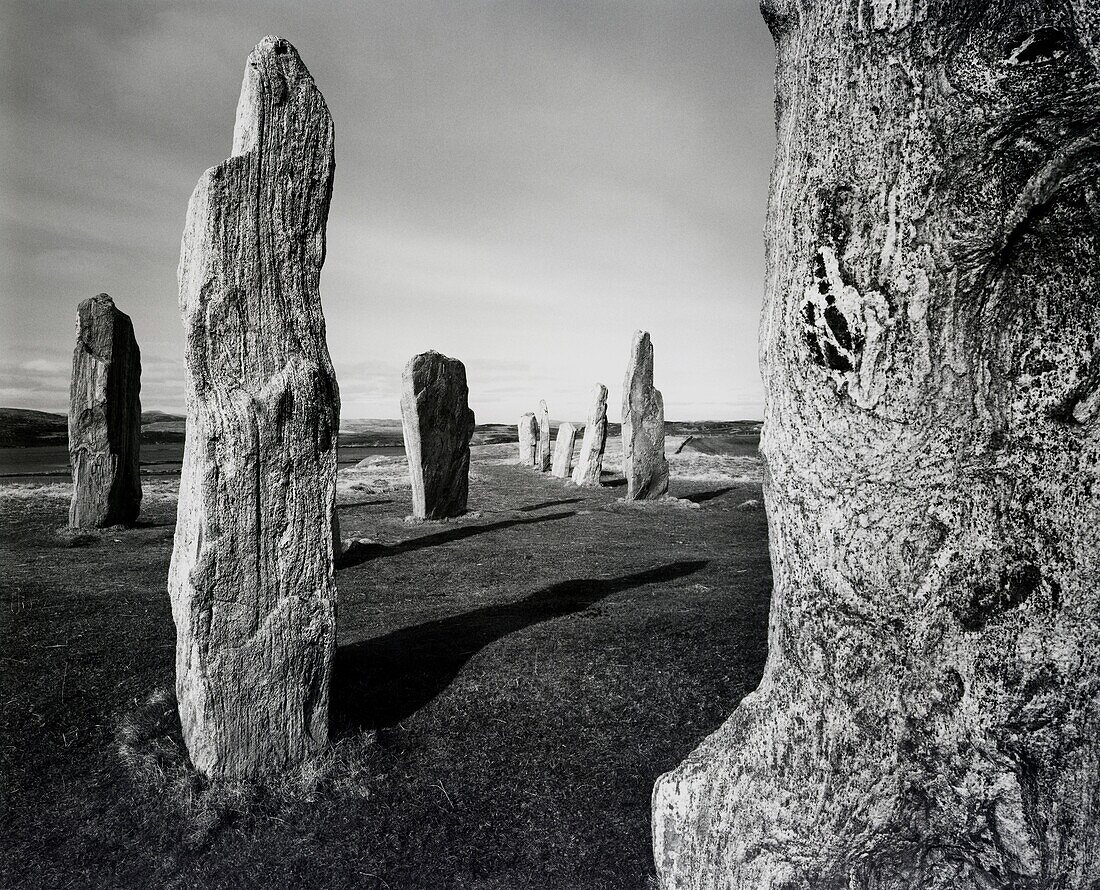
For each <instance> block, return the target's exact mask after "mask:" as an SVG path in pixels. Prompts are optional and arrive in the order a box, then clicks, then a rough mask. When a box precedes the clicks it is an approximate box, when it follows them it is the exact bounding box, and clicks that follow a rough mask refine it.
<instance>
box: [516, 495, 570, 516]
mask: <svg viewBox="0 0 1100 890" xmlns="http://www.w3.org/2000/svg"><path fill="white" fill-rule="evenodd" d="M583 500H584V498H562V499H561V500H560V501H543V502H542V503H541V504H530V505H529V506H527V507H519V508H518V509H519V512H520V513H532V512H534V511H535V510H542V509H543V508H544V507H560V506H561V505H562V504H579V503H580V502H581V501H583Z"/></svg>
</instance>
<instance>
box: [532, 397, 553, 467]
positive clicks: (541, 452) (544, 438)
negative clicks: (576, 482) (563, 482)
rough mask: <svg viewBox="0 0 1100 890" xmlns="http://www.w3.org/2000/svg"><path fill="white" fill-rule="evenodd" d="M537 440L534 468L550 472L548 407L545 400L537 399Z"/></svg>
mask: <svg viewBox="0 0 1100 890" xmlns="http://www.w3.org/2000/svg"><path fill="white" fill-rule="evenodd" d="M538 424H539V440H538V447H537V449H536V451H535V469H537V470H538V471H539V472H540V473H549V472H550V457H551V455H550V409H549V408H547V407H546V402H545V401H541V400H540V401H539V413H538Z"/></svg>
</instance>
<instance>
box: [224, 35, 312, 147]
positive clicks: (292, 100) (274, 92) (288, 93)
mask: <svg viewBox="0 0 1100 890" xmlns="http://www.w3.org/2000/svg"><path fill="white" fill-rule="evenodd" d="M315 102H316V104H317V106H318V109H323V112H322V113H323V116H324V117H326V118H329V122H330V126H331V117H330V116H329V113H328V106H327V105H326V104H325V100H324V97H323V96H322V95H321V91H320V90H318V89H317V86H316V84H314V82H313V75H311V74H310V73H309V69H308V68H307V67H306V65H305V62H303V61H302V57H301V56H300V55H298V50H296V49H295V48H294V45H293V44H292V43H291V42H290V41H289V40H287V39H286V38H284V37H278V36H268V37H265V38H264V39H263V40H261V41H260V42H259V43H257V44H256V48H255V49H253V50H252V52H250V53H249V54H248V62H247V64H246V65H245V69H244V83H243V84H242V85H241V98H240V99H239V100H238V102H237V120H236V125H235V126H234V127H233V151H232V152H231V156H232V157H236V156H238V155H242V154H245V153H246V152H248V151H251V150H252V149H253V148H255V147H256V143H257V140H258V139H259V137H260V134H261V133H262V131H263V127H262V126H261V125H260V122H261V121H262V120H263V119H264V115H265V114H273V113H274V114H278V113H280V112H285V111H289V110H290V109H289V108H287V106H294V112H295V113H296V114H299V115H306V116H313V115H316V114H317V110H315V109H314V103H315Z"/></svg>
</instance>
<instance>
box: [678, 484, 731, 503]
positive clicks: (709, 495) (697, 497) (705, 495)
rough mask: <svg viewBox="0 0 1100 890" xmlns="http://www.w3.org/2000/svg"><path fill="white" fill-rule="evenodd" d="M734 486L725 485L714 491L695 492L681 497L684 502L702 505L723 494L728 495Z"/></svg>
mask: <svg viewBox="0 0 1100 890" xmlns="http://www.w3.org/2000/svg"><path fill="white" fill-rule="evenodd" d="M733 488H734V486H732V485H727V486H726V487H725V488H717V489H715V490H714V491H697V492H696V493H695V494H685V495H684V496H683V498H684V500H685V501H691V502H692V503H693V504H704V503H706V502H707V501H713V500H714V499H715V498H720V497H721V496H722V495H724V494H729V493H730V492H731V491H733Z"/></svg>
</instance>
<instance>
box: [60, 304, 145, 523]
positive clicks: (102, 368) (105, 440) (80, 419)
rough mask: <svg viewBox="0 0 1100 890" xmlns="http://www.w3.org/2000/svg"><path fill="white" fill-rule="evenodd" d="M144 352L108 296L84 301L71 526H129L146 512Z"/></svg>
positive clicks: (76, 358)
mask: <svg viewBox="0 0 1100 890" xmlns="http://www.w3.org/2000/svg"><path fill="white" fill-rule="evenodd" d="M140 390H141V353H140V351H139V350H138V345H137V340H136V339H135V338H134V326H133V324H132V323H131V322H130V317H129V316H128V315H126V314H125V313H123V312H119V310H118V309H117V308H116V307H115V304H114V301H113V300H112V299H111V298H110V297H109V296H107V294H99V295H98V296H95V297H90V298H89V299H87V300H84V301H83V302H81V304H80V307H79V308H78V310H77V320H76V349H75V350H73V376H72V381H71V384H70V387H69V461H70V463H71V464H72V469H73V497H72V501H71V503H70V504H69V525H70V527H72V528H102V527H104V526H108V525H129V524H130V523H132V522H133V521H134V520H135V519H137V516H138V513H139V511H140V510H141V475H140V457H141V398H140Z"/></svg>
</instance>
